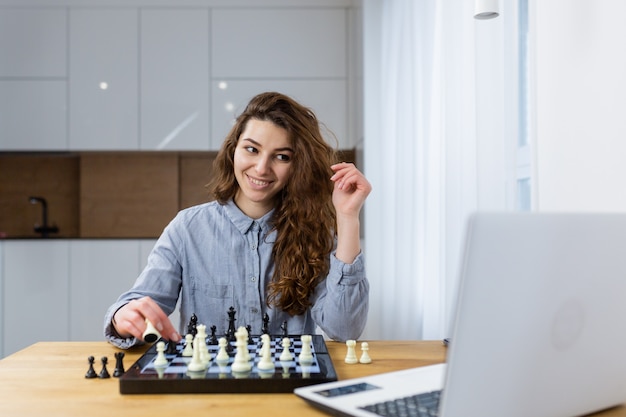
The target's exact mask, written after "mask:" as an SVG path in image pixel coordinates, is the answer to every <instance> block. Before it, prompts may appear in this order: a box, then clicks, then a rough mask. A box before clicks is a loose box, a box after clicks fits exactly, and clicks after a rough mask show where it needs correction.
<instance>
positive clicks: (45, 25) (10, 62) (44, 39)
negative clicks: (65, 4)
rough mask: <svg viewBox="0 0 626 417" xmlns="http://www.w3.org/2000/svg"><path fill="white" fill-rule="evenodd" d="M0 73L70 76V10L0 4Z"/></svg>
mask: <svg viewBox="0 0 626 417" xmlns="http://www.w3.org/2000/svg"><path fill="white" fill-rule="evenodd" d="M0 56H2V59H0V77H12V78H43V77H45V78H61V79H64V78H65V77H66V76H67V11H66V10H65V9H61V8H22V7H20V8H11V7H7V8H0Z"/></svg>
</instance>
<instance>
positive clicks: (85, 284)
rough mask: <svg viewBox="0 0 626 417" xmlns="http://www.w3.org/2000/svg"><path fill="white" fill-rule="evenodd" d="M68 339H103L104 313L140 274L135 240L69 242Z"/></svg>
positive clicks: (137, 248) (138, 254)
mask: <svg viewBox="0 0 626 417" xmlns="http://www.w3.org/2000/svg"><path fill="white" fill-rule="evenodd" d="M70 254H71V255H70V287H69V290H70V315H69V329H70V334H69V340H103V339H104V337H103V333H102V330H103V324H104V313H105V312H106V310H107V308H108V307H109V306H110V305H111V304H113V302H114V301H115V300H116V299H117V297H119V295H120V294H121V293H123V292H124V291H126V290H128V289H129V288H130V287H131V286H132V285H133V283H134V282H135V280H136V279H137V276H138V275H139V272H140V266H141V265H140V258H141V252H140V245H139V242H138V241H137V240H133V239H128V240H118V239H111V240H107V239H103V240H73V241H71V243H70Z"/></svg>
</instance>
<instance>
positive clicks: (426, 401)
mask: <svg viewBox="0 0 626 417" xmlns="http://www.w3.org/2000/svg"><path fill="white" fill-rule="evenodd" d="M440 396H441V390H439V391H432V392H425V393H423V394H416V395H412V396H410V397H404V398H398V399H395V400H391V401H383V402H380V403H376V404H371V405H367V406H365V407H361V408H362V409H363V410H367V411H369V412H370V413H374V414H378V415H379V416H385V417H436V416H438V415H439V398H440Z"/></svg>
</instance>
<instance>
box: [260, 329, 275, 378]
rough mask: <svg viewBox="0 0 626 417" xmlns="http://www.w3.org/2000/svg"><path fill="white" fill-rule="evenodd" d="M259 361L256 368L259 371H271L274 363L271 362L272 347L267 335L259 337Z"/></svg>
mask: <svg viewBox="0 0 626 417" xmlns="http://www.w3.org/2000/svg"><path fill="white" fill-rule="evenodd" d="M261 342H262V343H263V344H262V345H261V360H260V361H259V363H257V368H258V369H259V370H261V371H273V370H274V362H272V346H271V343H272V342H271V341H270V336H269V335H268V334H267V333H263V334H262V335H261Z"/></svg>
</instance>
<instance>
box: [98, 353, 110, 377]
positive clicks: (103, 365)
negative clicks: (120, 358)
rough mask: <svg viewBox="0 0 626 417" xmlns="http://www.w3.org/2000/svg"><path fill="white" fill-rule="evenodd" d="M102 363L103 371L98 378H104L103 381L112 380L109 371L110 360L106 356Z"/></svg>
mask: <svg viewBox="0 0 626 417" xmlns="http://www.w3.org/2000/svg"><path fill="white" fill-rule="evenodd" d="M101 361H102V370H101V371H100V373H99V374H98V378H103V379H104V378H111V375H109V371H108V370H107V362H108V361H109V359H108V358H107V357H106V356H103V357H102V359H101Z"/></svg>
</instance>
